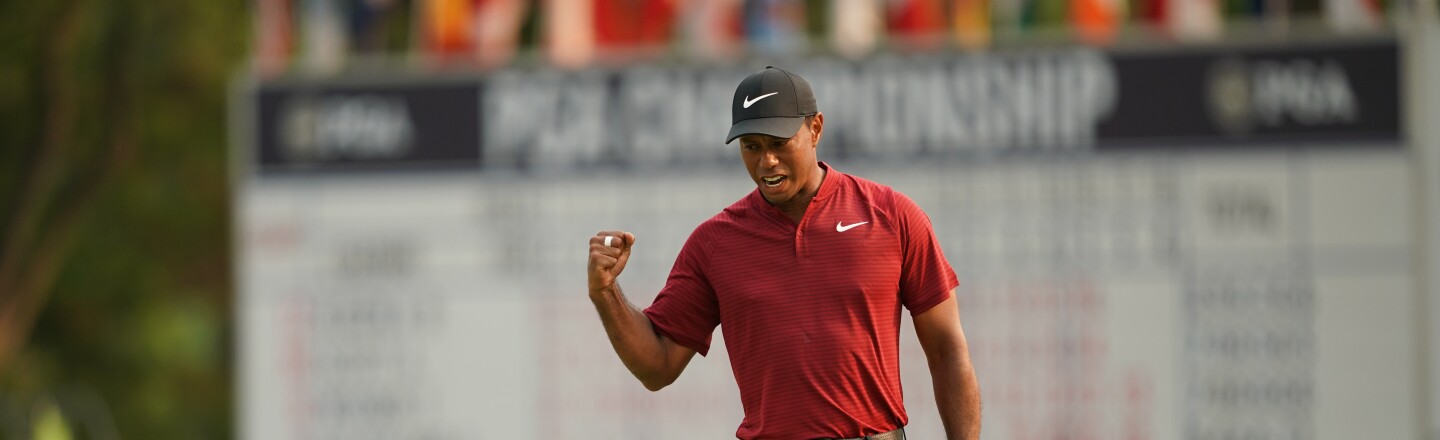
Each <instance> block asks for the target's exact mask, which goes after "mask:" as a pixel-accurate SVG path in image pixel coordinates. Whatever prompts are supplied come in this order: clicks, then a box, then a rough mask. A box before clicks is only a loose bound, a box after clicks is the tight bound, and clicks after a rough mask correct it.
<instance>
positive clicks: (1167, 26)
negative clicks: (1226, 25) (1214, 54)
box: [1139, 0, 1223, 40]
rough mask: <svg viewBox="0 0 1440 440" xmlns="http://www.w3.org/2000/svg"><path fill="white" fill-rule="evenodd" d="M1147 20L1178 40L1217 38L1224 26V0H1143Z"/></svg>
mask: <svg viewBox="0 0 1440 440" xmlns="http://www.w3.org/2000/svg"><path fill="white" fill-rule="evenodd" d="M1139 5H1140V9H1142V10H1143V11H1144V12H1143V13H1142V14H1141V15H1142V16H1143V17H1144V19H1145V21H1146V22H1147V23H1148V24H1149V25H1150V26H1151V27H1153V28H1155V29H1157V30H1159V31H1161V32H1163V33H1165V34H1167V35H1170V36H1171V37H1173V38H1175V39H1178V40H1214V39H1218V38H1220V32H1221V31H1222V30H1223V22H1222V21H1221V14H1220V12H1221V9H1222V8H1221V4H1220V0H1141V2H1140V3H1139Z"/></svg>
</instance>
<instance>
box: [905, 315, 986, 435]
mask: <svg viewBox="0 0 1440 440" xmlns="http://www.w3.org/2000/svg"><path fill="white" fill-rule="evenodd" d="M915 335H916V336H917V337H918V338H919V339H920V347H921V348H923V349H924V350H925V359H926V361H928V363H929V364H930V380H931V382H932V385H933V386H934V387H935V403H936V405H937V406H939V408H940V420H941V422H942V423H944V425H945V437H946V438H949V439H950V440H976V439H979V438H980V383H979V381H977V380H976V379H975V368H973V367H972V366H971V365H970V348H969V346H968V345H967V344H966V343H965V330H964V329H963V328H961V326H960V310H959V308H958V307H956V304H955V290H954V289H951V290H950V298H949V299H946V300H945V302H942V303H940V304H938V305H936V306H934V307H932V308H930V310H926V311H925V312H924V313H921V314H920V315H918V316H916V317H915Z"/></svg>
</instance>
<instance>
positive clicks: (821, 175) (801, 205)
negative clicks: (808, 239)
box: [771, 163, 830, 224]
mask: <svg viewBox="0 0 1440 440" xmlns="http://www.w3.org/2000/svg"><path fill="white" fill-rule="evenodd" d="M815 168H817V169H818V170H819V171H820V172H818V173H814V174H813V175H814V176H817V177H815V178H814V179H811V181H810V182H806V184H805V186H803V187H800V192H799V193H797V194H795V197H791V198H790V200H789V201H788V202H785V203H771V204H772V205H775V207H776V208H778V209H780V212H783V213H785V216H786V217H790V219H791V220H794V221H795V223H797V224H798V223H800V220H801V219H803V218H805V209H806V208H809V207H810V201H811V200H813V199H815V195H816V194H819V193H820V184H822V183H824V182H825V174H826V173H829V172H830V170H827V169H825V168H823V167H821V166H820V164H818V163H817V164H815Z"/></svg>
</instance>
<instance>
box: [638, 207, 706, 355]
mask: <svg viewBox="0 0 1440 440" xmlns="http://www.w3.org/2000/svg"><path fill="white" fill-rule="evenodd" d="M700 235H701V234H700V233H699V231H698V229H697V231H696V233H693V234H691V235H690V238H689V239H687V240H686V241H685V246H684V247H682V248H681V249H680V255H679V256H677V257H675V266H674V267H673V268H671V269H670V277H669V278H668V279H666V280H665V287H663V288H661V289H660V293H659V294H658V295H656V296H655V302H653V303H651V304H650V307H647V308H645V316H646V317H649V318H650V322H651V324H653V325H654V326H655V330H656V331H659V332H660V333H661V334H663V335H665V336H667V337H669V338H670V339H671V340H673V341H675V342H676V343H679V344H680V345H684V346H686V347H689V348H690V349H692V350H695V352H696V353H700V355H701V356H705V355H706V354H707V353H708V352H709V351H710V337H711V335H713V334H714V333H715V327H716V326H718V325H720V304H719V301H718V300H717V299H716V298H715V289H714V288H713V287H711V285H710V280H709V278H707V277H706V276H705V266H706V260H707V259H708V258H707V256H708V253H709V252H708V245H707V244H706V243H705V240H704V239H702V238H700Z"/></svg>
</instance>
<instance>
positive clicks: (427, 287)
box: [240, 152, 1422, 439]
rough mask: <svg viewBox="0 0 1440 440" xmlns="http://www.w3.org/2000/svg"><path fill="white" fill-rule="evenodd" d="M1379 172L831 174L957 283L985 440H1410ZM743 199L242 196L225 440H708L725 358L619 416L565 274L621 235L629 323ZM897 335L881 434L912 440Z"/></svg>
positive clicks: (1355, 156) (1414, 375) (1262, 162)
mask: <svg viewBox="0 0 1440 440" xmlns="http://www.w3.org/2000/svg"><path fill="white" fill-rule="evenodd" d="M1406 157H1407V156H1406V155H1405V154H1402V153H1397V152H1390V153H1364V154H1359V153H1334V154H1331V153H1305V154H1245V155H1221V156H1205V157H1123V158H1120V157H1117V158H1099V159H1087V160H1078V161H1059V162H1050V163H1043V164H1037V163H1032V162H1026V161H1001V162H993V163H972V164H915V165H910V166H903V167H900V166H869V167H867V166H863V165H860V164H836V166H837V167H839V168H840V169H842V170H844V171H847V172H852V173H855V174H858V175H862V176H867V177H871V178H873V179H876V180H879V181H882V182H886V183H888V184H890V185H892V186H894V187H896V188H897V189H899V190H901V191H903V192H905V193H906V194H908V195H910V196H911V197H912V198H914V199H915V200H916V202H917V203H919V204H920V206H921V207H922V208H924V209H925V210H926V211H927V213H929V215H930V217H931V219H932V222H933V223H934V226H935V229H936V233H937V234H938V236H939V238H940V240H941V244H942V246H943V248H944V251H945V253H946V255H947V257H948V258H949V259H950V262H951V264H952V265H953V266H954V267H955V269H956V271H957V273H958V274H959V275H960V279H961V281H962V283H961V287H960V289H959V291H958V292H959V300H960V308H961V316H962V319H963V322H964V324H965V327H966V332H967V335H968V336H969V338H970V343H971V355H972V356H973V359H974V362H975V366H976V369H977V371H978V374H979V376H980V379H981V387H982V390H983V395H984V399H985V413H984V414H985V420H984V426H985V433H986V438H1001V439H1031V438H1047V439H1048V438H1066V437H1074V438H1095V439H1107V438H1126V439H1146V438H1149V439H1171V438H1315V439H1349V438H1415V437H1417V436H1418V435H1419V433H1418V432H1417V430H1418V429H1420V427H1421V419H1420V417H1421V415H1420V414H1419V407H1418V406H1417V402H1418V401H1419V399H1421V398H1422V396H1421V391H1420V390H1421V388H1420V387H1419V386H1420V383H1419V382H1418V379H1419V377H1420V376H1419V373H1420V372H1419V371H1417V368H1418V366H1419V365H1420V364H1419V359H1418V358H1417V357H1418V356H1419V355H1418V353H1417V351H1416V348H1417V347H1418V346H1419V344H1420V341H1419V340H1418V339H1417V332H1416V329H1417V328H1418V327H1417V321H1416V320H1417V319H1418V318H1419V315H1418V314H1417V304H1418V303H1417V298H1416V295H1417V291H1416V286H1415V280H1416V276H1415V273H1414V266H1413V265H1412V264H1411V258H1412V257H1411V252H1412V250H1413V248H1412V245H1413V243H1412V242H1411V240H1410V233H1409V231H1411V230H1412V226H1413V225H1412V224H1411V221H1412V220H1411V219H1412V218H1414V214H1415V211H1414V208H1413V207H1412V205H1411V203H1410V202H1411V201H1412V200H1414V199H1413V197H1412V195H1413V194H1412V193H1411V189H1410V188H1409V180H1408V177H1407V174H1406V173H1407V171H1406V170H1407V166H1408V165H1407V163H1406ZM749 189H750V186H749V184H748V180H747V178H746V176H745V174H743V170H741V169H739V165H738V164H736V169H734V170H728V171H725V170H711V171H705V172H699V173H683V174H682V173H663V172H662V173H655V174H649V175H645V176H635V175H620V174H616V175H602V176H585V177H563V176H549V177H546V178H538V177H525V176H503V177H502V176H496V177H474V176H468V175H464V174H437V175H424V176H415V175H406V176H403V177H401V176H388V177H387V176H380V177H376V176H365V177H355V176H332V177H323V178H298V179H281V180H279V181H274V182H270V181H267V182H256V183H253V184H250V185H249V186H248V187H247V188H245V197H244V201H243V206H242V212H243V215H242V216H241V226H240V230H241V239H242V240H243V243H244V246H243V248H244V249H245V251H244V253H243V255H242V267H243V268H244V269H243V271H242V286H243V290H242V295H241V298H242V303H241V307H240V310H241V323H240V328H242V329H244V332H243V336H242V338H241V360H242V365H241V368H240V371H242V374H243V376H242V380H241V382H242V384H243V388H242V389H243V394H244V412H243V416H244V417H243V419H242V426H244V427H245V429H246V433H245V434H246V437H247V438H267V439H284V438H434V439H459V438H493V437H517V438H593V437H598V438H727V437H730V436H732V435H733V432H734V429H735V427H736V425H737V424H738V422H739V420H740V417H741V413H740V409H739V400H738V394H737V392H736V390H735V384H734V380H733V378H732V377H731V375H730V368H729V364H728V360H727V357H726V355H725V351H724V350H723V349H716V350H713V351H712V355H711V356H710V357H709V358H704V359H697V360H696V361H694V362H692V363H691V366H690V368H689V369H688V370H687V371H686V373H685V374H684V375H683V376H682V378H681V379H680V380H679V381H678V382H677V383H676V384H675V385H673V386H672V387H671V388H667V389H666V390H664V391H662V392H660V393H650V392H647V391H645V390H644V389H643V388H642V387H641V386H640V385H639V383H638V382H636V381H635V380H634V379H633V378H631V377H630V376H629V374H628V373H627V372H626V371H625V369H624V367H623V366H622V365H621V364H620V362H619V361H618V359H616V357H615V355H614V352H613V351H612V349H611V348H610V347H609V345H608V342H607V340H606V338H605V336H604V333H603V331H602V329H601V327H600V325H599V321H598V319H597V318H596V317H595V313H594V310H593V308H592V306H591V305H590V303H589V301H588V299H587V298H586V296H585V289H584V285H585V279H584V266H585V258H586V257H585V256H586V252H587V250H586V249H587V238H588V237H589V236H590V235H591V234H593V233H594V232H595V231H597V230H600V229H606V228H622V229H625V230H629V231H632V232H634V233H635V234H636V235H637V237H638V242H637V245H636V246H637V247H636V249H635V253H634V257H633V258H632V262H631V264H630V266H629V268H628V269H627V271H626V273H625V274H624V275H622V278H621V280H622V283H623V284H624V285H625V286H626V289H627V292H628V293H629V295H630V296H631V299H632V300H633V301H634V302H636V303H638V304H641V305H644V304H648V303H649V302H650V300H651V299H652V298H653V296H654V293H655V292H656V291H657V290H658V289H659V287H660V286H661V285H662V284H663V282H664V278H665V275H666V274H667V272H668V270H669V266H670V263H671V262H672V261H673V258H674V256H675V255H676V254H677V253H678V251H679V248H680V245H681V244H682V243H683V241H684V239H685V238H686V236H688V234H689V231H690V229H691V228H693V227H694V226H695V225H696V224H698V223H699V222H701V221H703V220H704V219H705V218H708V217H709V216H710V215H712V214H714V212H716V211H718V209H720V208H721V207H724V206H727V205H728V204H729V203H730V202H733V201H734V200H735V199H737V198H739V197H741V196H742V195H744V194H745V193H746V191H748V190H749ZM906 320H907V322H908V317H907V318H906ZM905 328H906V330H905V333H904V334H903V335H902V351H903V353H904V357H903V360H902V369H903V378H904V383H905V389H906V397H907V399H906V401H907V407H908V409H909V412H910V415H911V420H912V422H911V425H910V428H909V429H910V432H911V434H912V435H913V436H914V437H915V438H938V437H940V436H941V432H940V423H939V420H938V419H937V415H936V413H935V408H934V398H933V395H932V394H931V391H930V387H929V374H928V371H927V370H926V368H925V360H924V354H923V352H921V351H920V349H919V346H918V344H916V342H915V340H914V335H913V330H912V329H911V328H910V327H909V326H908V323H907V326H906V327H905ZM723 334H724V331H723V326H722V327H721V329H720V330H719V331H718V332H717V334H716V339H717V345H718V346H723Z"/></svg>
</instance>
